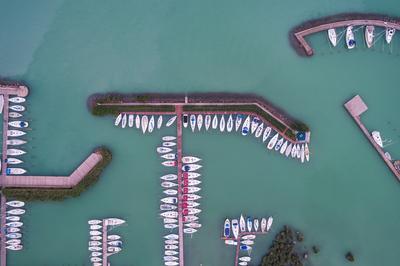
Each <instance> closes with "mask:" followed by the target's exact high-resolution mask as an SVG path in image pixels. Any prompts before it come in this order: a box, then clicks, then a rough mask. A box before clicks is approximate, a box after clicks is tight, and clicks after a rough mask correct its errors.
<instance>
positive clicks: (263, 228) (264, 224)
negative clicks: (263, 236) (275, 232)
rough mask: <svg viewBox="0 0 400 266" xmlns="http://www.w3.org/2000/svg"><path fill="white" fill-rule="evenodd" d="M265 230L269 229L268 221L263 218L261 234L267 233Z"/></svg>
mask: <svg viewBox="0 0 400 266" xmlns="http://www.w3.org/2000/svg"><path fill="white" fill-rule="evenodd" d="M265 229H267V219H265V218H262V219H261V232H265Z"/></svg>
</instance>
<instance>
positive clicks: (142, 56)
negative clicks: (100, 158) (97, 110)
mask: <svg viewBox="0 0 400 266" xmlns="http://www.w3.org/2000/svg"><path fill="white" fill-rule="evenodd" d="M0 3H1V7H2V10H5V11H6V12H2V15H1V16H0V62H1V63H0V75H1V76H2V77H6V78H9V79H15V80H23V81H24V82H26V83H27V84H28V85H29V86H30V88H31V94H30V96H29V104H28V111H27V114H26V117H27V118H28V119H29V120H30V121H31V127H32V131H31V132H29V134H28V139H29V140H30V142H29V144H28V145H27V146H26V147H25V148H26V150H27V151H28V152H29V153H28V155H27V156H25V157H24V160H25V161H27V162H28V163H27V164H26V167H27V168H28V170H29V172H30V173H31V174H37V175H40V174H65V175H66V174H69V173H70V172H71V171H72V170H73V169H74V168H75V167H76V166H77V165H78V164H79V163H80V162H81V161H82V160H83V159H84V158H85V157H86V156H87V155H88V154H89V153H90V152H91V150H92V149H93V148H95V147H96V146H99V145H106V146H108V147H110V149H111V150H112V152H113V155H114V159H113V161H112V163H111V165H110V166H109V167H108V168H107V169H106V171H105V173H104V175H102V177H101V180H100V182H99V183H98V184H96V185H95V186H94V187H93V188H91V189H90V190H89V191H87V192H86V193H84V194H83V195H82V196H81V197H79V198H77V199H70V200H67V201H65V202H63V203H31V204H29V206H28V213H27V215H26V216H25V217H24V222H25V229H24V230H25V235H24V244H25V248H24V250H23V251H22V252H17V253H12V252H9V253H8V254H9V256H8V263H9V265H88V264H89V260H88V256H89V253H88V251H87V241H88V226H87V224H86V221H87V220H88V219H90V218H95V217H112V216H117V217H122V218H125V219H126V220H127V221H128V225H127V226H123V227H120V228H118V230H117V231H118V232H119V233H120V234H121V235H122V236H123V237H124V248H123V251H122V252H121V253H120V254H118V255H115V256H113V257H112V258H111V260H110V261H111V263H112V265H146V266H153V265H154V266H156V265H161V259H162V248H163V247H162V242H161V235H162V233H163V230H162V229H161V226H162V225H161V221H160V219H159V218H158V211H157V210H158V200H159V198H160V196H161V189H160V186H159V176H160V175H161V174H163V173H165V172H166V171H165V169H163V167H161V166H160V160H159V158H158V156H157V154H156V152H155V148H156V146H157V145H158V144H159V143H160V138H161V136H163V135H165V134H169V133H173V130H174V129H169V130H167V129H164V130H163V131H161V132H160V131H159V132H156V133H154V134H152V135H146V136H143V135H142V134H141V133H140V132H138V131H136V130H129V129H125V130H122V129H120V128H115V127H114V126H113V121H112V118H111V117H107V118H97V117H93V116H91V115H90V114H89V113H88V111H87V108H86V99H87V97H88V96H89V95H90V94H92V93H95V92H107V91H121V92H132V91H133V92H143V91H152V92H159V91H160V92H182V91H184V92H185V91H187V92H189V91H202V92H207V91H230V92H252V93H258V94H260V95H262V96H264V97H266V98H267V99H269V100H270V101H272V102H274V103H275V104H276V105H277V106H279V107H282V108H283V109H285V110H287V112H288V113H290V114H292V115H293V116H295V117H296V118H299V119H301V120H303V121H305V122H306V123H307V124H309V125H310V127H311V128H312V143H311V153H312V155H311V162H310V163H309V164H306V165H300V164H299V163H298V162H297V161H294V160H286V159H284V158H282V157H281V156H278V155H277V154H276V153H272V152H269V151H267V150H266V149H265V148H264V147H263V145H261V143H260V142H259V141H256V140H255V139H254V138H250V137H247V138H244V137H241V136H239V135H235V134H232V135H227V134H220V133H216V132H214V133H197V134H193V133H190V132H189V131H188V130H187V131H185V132H184V149H185V151H186V153H190V154H193V155H198V156H201V157H202V158H203V165H204V167H203V169H202V174H203V179H202V180H203V184H202V187H203V190H202V195H203V200H202V207H203V213H202V214H201V219H202V223H203V228H202V229H201V231H200V232H199V233H197V234H196V235H195V236H194V237H193V239H188V240H187V241H186V243H187V245H186V250H185V252H186V254H185V255H186V265H189V266H195V265H196V266H197V265H203V266H213V265H216V266H219V265H232V264H233V255H234V250H233V249H232V248H231V247H227V246H225V245H224V244H223V243H222V241H221V240H220V239H219V236H220V233H221V228H222V223H223V220H224V219H225V217H234V216H238V215H240V213H241V212H243V213H245V214H248V215H252V216H258V217H261V216H262V215H264V216H265V215H271V214H272V215H274V217H275V224H274V226H273V232H272V234H269V235H267V236H263V237H258V238H257V240H256V245H255V247H254V251H253V253H252V257H253V262H254V263H255V264H257V263H258V262H259V261H260V259H261V256H262V254H264V253H265V251H266V249H267V247H268V246H269V245H270V243H271V240H272V236H273V234H274V233H275V232H277V231H278V230H279V229H280V228H281V226H282V225H284V224H290V225H294V226H295V227H296V228H298V229H300V230H302V231H303V232H304V234H305V236H306V245H312V244H317V245H319V246H320V248H321V252H320V254H318V255H316V256H311V259H310V262H309V263H308V264H309V265H324V266H331V265H346V264H347V262H346V261H345V260H344V258H343V257H344V253H345V252H346V251H347V250H351V251H353V253H354V254H355V257H356V262H355V263H354V264H353V265H363V266H364V265H367V266H368V265H371V266H375V265H397V263H398V261H399V259H400V255H399V253H398V238H399V236H400V234H399V233H398V230H397V229H398V227H397V226H398V224H399V223H400V213H399V212H398V202H399V199H400V187H399V183H398V182H397V181H396V180H395V178H394V177H393V175H392V174H391V172H390V171H389V170H388V169H387V167H386V165H384V164H383V163H382V161H381V160H380V159H379V157H378V154H377V153H376V152H375V151H374V150H373V149H372V148H371V145H370V144H369V143H368V142H367V140H366V139H365V137H364V136H363V135H362V134H361V131H360V130H359V129H358V128H357V127H356V125H355V124H354V122H353V121H352V120H351V119H350V117H349V116H348V114H347V113H346V111H345V110H344V108H343V107H342V104H343V103H344V102H345V101H346V100H347V99H349V98H350V97H352V96H353V95H354V94H356V93H359V94H361V95H362V96H363V98H364V100H365V101H366V103H367V104H368V106H369V108H370V110H369V111H368V112H367V113H366V114H365V115H364V116H363V121H364V122H365V124H366V125H367V127H368V128H370V129H379V130H381V132H382V133H383V136H384V137H386V138H390V139H392V140H393V142H395V143H394V144H393V145H391V146H389V147H388V149H389V151H390V152H391V153H392V156H393V157H396V155H397V158H398V157H399V156H400V155H399V154H400V152H399V151H398V150H399V141H400V136H399V135H400V133H399V130H400V123H399V119H398V116H397V114H398V113H399V111H398V104H397V103H398V99H399V96H400V92H399V90H398V88H397V86H398V69H399V66H400V65H399V63H400V61H399V55H400V36H399V35H396V38H395V40H394V41H393V45H392V46H391V47H390V49H389V47H386V46H383V45H382V40H380V41H378V43H377V45H376V47H375V48H373V49H369V50H368V49H367V48H365V46H364V45H363V44H362V42H361V30H360V31H359V33H360V34H358V35H357V38H358V39H359V40H360V42H359V44H360V45H359V46H358V47H357V48H356V49H355V50H353V51H347V50H345V49H344V48H343V43H341V45H340V46H341V47H338V48H335V49H332V48H330V47H329V44H328V43H327V40H326V35H325V34H317V35H315V36H312V37H311V38H310V41H311V43H312V44H313V47H314V48H315V56H314V57H312V58H301V57H298V56H297V55H296V53H295V52H294V51H293V49H292V48H291V47H290V45H289V43H288V35H287V32H288V31H289V29H290V28H291V27H293V26H294V25H297V24H298V23H300V22H302V21H304V20H307V19H309V18H316V17H320V16H324V15H330V14H334V13H336V12H344V11H359V12H384V13H388V14H390V15H396V14H397V15H399V14H400V6H399V5H398V2H397V1H371V0H364V1H352V2H349V1H335V2H334V5H333V3H332V1H327V0H322V1H309V0H308V1H301V2H294V1H232V0H230V1H226V0H225V1H218V2H216V1H189V2H188V1H174V0H170V1H153V0H147V1H143V0H142V1H113V2H111V1H61V0H57V1H34V2H27V1H0ZM396 142H397V143H396Z"/></svg>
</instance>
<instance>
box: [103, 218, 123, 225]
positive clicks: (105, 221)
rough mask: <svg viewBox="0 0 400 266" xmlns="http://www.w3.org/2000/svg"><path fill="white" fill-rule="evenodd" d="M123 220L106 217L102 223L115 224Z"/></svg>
mask: <svg viewBox="0 0 400 266" xmlns="http://www.w3.org/2000/svg"><path fill="white" fill-rule="evenodd" d="M124 223H125V220H122V219H119V218H107V219H105V220H104V225H105V226H107V225H108V226H117V225H121V224H124Z"/></svg>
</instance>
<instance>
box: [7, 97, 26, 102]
mask: <svg viewBox="0 0 400 266" xmlns="http://www.w3.org/2000/svg"><path fill="white" fill-rule="evenodd" d="M8 101H10V102H12V103H24V102H25V98H23V97H13V98H9V99H8Z"/></svg>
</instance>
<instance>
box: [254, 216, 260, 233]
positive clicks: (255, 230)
mask: <svg viewBox="0 0 400 266" xmlns="http://www.w3.org/2000/svg"><path fill="white" fill-rule="evenodd" d="M253 225H254V232H257V231H258V227H259V226H260V221H258V219H254V220H253Z"/></svg>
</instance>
